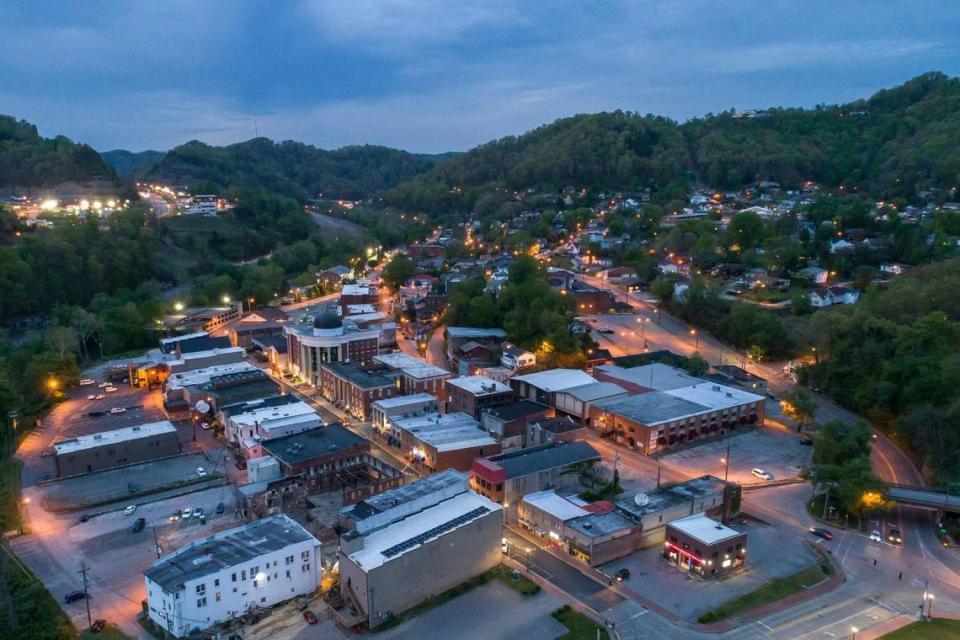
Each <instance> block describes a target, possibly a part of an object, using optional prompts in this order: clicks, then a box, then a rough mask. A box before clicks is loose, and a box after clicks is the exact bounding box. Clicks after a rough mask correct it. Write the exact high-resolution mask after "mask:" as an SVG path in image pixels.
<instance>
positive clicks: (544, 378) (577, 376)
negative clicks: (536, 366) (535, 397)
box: [512, 369, 597, 392]
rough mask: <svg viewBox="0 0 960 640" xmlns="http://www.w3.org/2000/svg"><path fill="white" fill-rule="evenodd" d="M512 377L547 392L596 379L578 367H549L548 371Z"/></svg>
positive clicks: (579, 385) (570, 387)
mask: <svg viewBox="0 0 960 640" xmlns="http://www.w3.org/2000/svg"><path fill="white" fill-rule="evenodd" d="M512 379H513V380H518V381H520V382H526V383H527V384H530V385H533V386H534V387H537V388H538V389H543V390H544V391H547V392H552V391H566V390H567V389H572V388H573V387H581V386H583V385H585V384H592V383H594V382H596V381H597V380H596V379H595V378H593V377H592V376H590V375H589V374H587V373H586V372H584V371H580V370H579V369H550V370H549V371H538V372H537V373H528V374H525V375H522V376H514V377H513V378H512Z"/></svg>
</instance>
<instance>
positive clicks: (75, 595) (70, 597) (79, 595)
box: [63, 591, 88, 604]
mask: <svg viewBox="0 0 960 640" xmlns="http://www.w3.org/2000/svg"><path fill="white" fill-rule="evenodd" d="M86 597H88V596H87V594H86V593H84V592H83V591H71V592H70V593H68V594H67V595H65V596H63V601H64V602H66V603H67V604H70V603H71V602H76V601H77V600H83V599H84V598H86Z"/></svg>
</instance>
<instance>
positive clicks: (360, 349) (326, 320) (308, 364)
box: [283, 312, 380, 387]
mask: <svg viewBox="0 0 960 640" xmlns="http://www.w3.org/2000/svg"><path fill="white" fill-rule="evenodd" d="M283 330H284V333H285V334H286V336H287V358H288V362H289V365H290V370H291V371H292V372H293V373H294V374H295V375H297V376H299V377H300V378H301V379H303V380H304V381H305V382H307V383H308V384H310V385H311V386H313V387H319V386H320V370H321V369H322V368H323V367H324V366H325V365H327V364H330V363H333V362H343V361H345V360H349V361H351V362H356V363H359V364H368V363H370V362H371V361H372V360H373V358H374V356H376V355H377V353H379V351H380V329H378V328H373V329H359V328H357V327H356V325H355V324H353V323H352V322H351V323H344V321H343V319H342V318H341V317H340V316H338V315H337V314H335V313H331V312H321V313H317V314H313V315H311V314H307V315H304V316H303V317H301V318H300V319H299V320H297V321H295V322H294V323H293V324H287V325H285V326H284V328H283Z"/></svg>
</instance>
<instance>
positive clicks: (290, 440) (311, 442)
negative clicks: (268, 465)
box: [262, 422, 367, 465]
mask: <svg viewBox="0 0 960 640" xmlns="http://www.w3.org/2000/svg"><path fill="white" fill-rule="evenodd" d="M366 445H367V441H366V440H364V439H363V438H361V437H360V436H358V435H356V434H354V433H352V432H351V431H347V429H345V428H344V427H343V426H342V425H341V424H340V423H339V422H334V423H332V424H328V425H327V426H325V427H317V428H316V429H310V430H309V431H304V432H302V433H295V434H293V435H289V436H283V437H280V438H275V439H273V440H267V441H266V442H264V443H263V445H262V446H263V448H264V449H266V450H267V451H268V452H269V453H270V455H272V456H273V457H274V458H276V459H277V460H279V461H281V462H283V463H285V464H289V465H294V464H297V463H298V462H303V461H305V460H313V459H314V458H319V457H322V456H326V455H332V454H334V453H337V452H338V451H342V450H344V449H350V448H352V447H357V446H366Z"/></svg>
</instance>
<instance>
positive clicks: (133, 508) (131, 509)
mask: <svg viewBox="0 0 960 640" xmlns="http://www.w3.org/2000/svg"><path fill="white" fill-rule="evenodd" d="M136 510H137V505H135V504H131V505H130V506H129V507H127V508H125V509H124V510H123V515H125V516H132V515H133V512H134V511H136Z"/></svg>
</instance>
